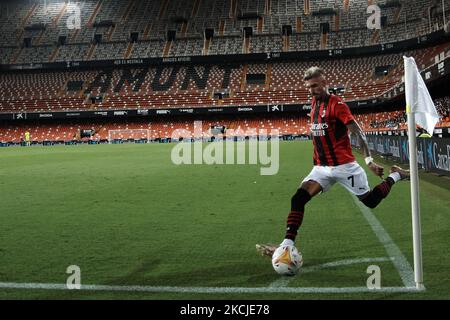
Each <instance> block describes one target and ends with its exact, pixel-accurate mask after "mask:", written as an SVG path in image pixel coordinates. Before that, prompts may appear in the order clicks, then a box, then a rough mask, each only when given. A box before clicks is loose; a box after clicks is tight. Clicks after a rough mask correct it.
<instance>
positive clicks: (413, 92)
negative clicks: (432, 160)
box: [403, 57, 439, 136]
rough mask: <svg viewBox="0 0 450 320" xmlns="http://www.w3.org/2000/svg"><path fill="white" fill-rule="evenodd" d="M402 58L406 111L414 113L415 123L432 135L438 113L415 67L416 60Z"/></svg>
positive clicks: (437, 120) (437, 119)
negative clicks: (403, 63)
mask: <svg viewBox="0 0 450 320" xmlns="http://www.w3.org/2000/svg"><path fill="white" fill-rule="evenodd" d="M403 59H404V61H405V97H406V112H409V111H411V113H414V114H415V123H416V124H418V125H419V126H421V127H422V128H424V129H425V130H427V132H428V133H429V134H430V135H431V136H432V135H433V131H434V127H435V126H436V123H438V122H439V114H438V113H437V111H436V107H435V106H434V103H433V100H432V99H431V96H430V93H429V92H428V89H427V86H426V85H425V82H424V81H423V79H422V76H421V75H420V72H419V70H418V69H417V65H416V61H414V58H413V57H403Z"/></svg>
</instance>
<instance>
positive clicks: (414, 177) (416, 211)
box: [406, 105, 424, 290]
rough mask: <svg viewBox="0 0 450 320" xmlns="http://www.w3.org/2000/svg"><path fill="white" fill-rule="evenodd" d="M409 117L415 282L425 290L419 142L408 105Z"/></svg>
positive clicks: (419, 287) (417, 286)
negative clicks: (418, 163) (418, 156)
mask: <svg viewBox="0 0 450 320" xmlns="http://www.w3.org/2000/svg"><path fill="white" fill-rule="evenodd" d="M406 114H407V116H408V143H409V171H410V177H411V209H412V228H413V249H414V281H415V282H416V288H417V289H419V290H422V289H424V285H423V267H422V234H421V233H422V232H421V226H420V201H419V169H418V166H417V141H416V121H415V117H414V113H413V112H411V107H410V106H409V105H406Z"/></svg>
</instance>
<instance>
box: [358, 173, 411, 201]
mask: <svg viewBox="0 0 450 320" xmlns="http://www.w3.org/2000/svg"><path fill="white" fill-rule="evenodd" d="M408 179H409V170H405V169H402V168H400V167H399V166H393V167H391V170H390V174H389V176H388V177H387V178H386V179H384V180H383V181H382V182H381V183H380V184H378V185H377V186H376V187H375V188H373V189H372V190H371V191H370V192H368V193H366V194H364V195H361V196H359V197H358V198H359V200H361V202H362V203H364V204H365V205H366V206H367V207H369V208H371V209H373V208H376V207H377V206H378V205H379V204H380V202H381V201H382V200H383V199H385V198H386V197H387V196H388V195H389V192H390V191H391V188H392V186H393V185H394V184H395V183H396V182H398V181H400V180H408Z"/></svg>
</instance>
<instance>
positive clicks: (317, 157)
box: [311, 94, 355, 166]
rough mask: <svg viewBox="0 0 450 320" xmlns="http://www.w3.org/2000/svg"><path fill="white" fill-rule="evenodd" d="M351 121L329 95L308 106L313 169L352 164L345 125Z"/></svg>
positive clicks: (338, 101) (337, 100) (342, 105)
mask: <svg viewBox="0 0 450 320" xmlns="http://www.w3.org/2000/svg"><path fill="white" fill-rule="evenodd" d="M352 120H354V118H353V115H352V114H351V112H350V108H349V107H348V106H347V104H345V103H344V102H343V101H342V99H341V98H339V97H338V96H336V95H333V94H332V95H329V96H328V97H327V98H326V100H325V101H316V99H315V98H314V97H313V99H312V103H311V135H312V140H313V144H314V165H318V166H338V165H341V164H345V163H349V162H353V161H355V157H354V156H353V153H352V147H351V144H350V138H349V136H348V129H347V124H348V123H349V122H351V121H352Z"/></svg>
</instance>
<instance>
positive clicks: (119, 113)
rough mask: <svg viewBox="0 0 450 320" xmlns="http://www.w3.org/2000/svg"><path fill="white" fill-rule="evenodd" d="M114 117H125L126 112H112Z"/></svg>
mask: <svg viewBox="0 0 450 320" xmlns="http://www.w3.org/2000/svg"><path fill="white" fill-rule="evenodd" d="M114 115H115V116H126V115H128V111H114Z"/></svg>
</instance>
